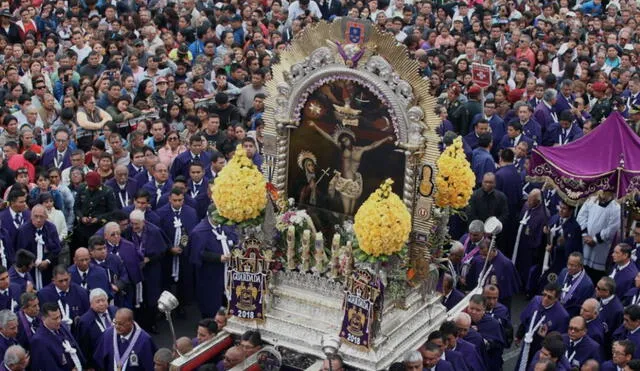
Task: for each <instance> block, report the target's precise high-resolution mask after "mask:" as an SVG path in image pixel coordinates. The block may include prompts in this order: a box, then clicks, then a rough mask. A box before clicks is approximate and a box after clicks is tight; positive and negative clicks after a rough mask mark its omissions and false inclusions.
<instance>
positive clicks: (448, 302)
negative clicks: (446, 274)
mask: <svg viewBox="0 0 640 371" xmlns="http://www.w3.org/2000/svg"><path fill="white" fill-rule="evenodd" d="M462 299H464V293H463V292H462V291H460V290H458V289H453V290H452V291H451V293H449V296H443V297H442V305H444V306H445V308H447V311H450V310H451V308H453V307H455V306H456V304H458V303H459V302H460V301H461V300H462Z"/></svg>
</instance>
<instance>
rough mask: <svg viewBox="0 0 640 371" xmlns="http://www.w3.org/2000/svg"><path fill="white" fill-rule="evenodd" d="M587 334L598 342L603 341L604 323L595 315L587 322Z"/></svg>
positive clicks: (601, 342)
mask: <svg viewBox="0 0 640 371" xmlns="http://www.w3.org/2000/svg"><path fill="white" fill-rule="evenodd" d="M587 335H589V337H590V338H592V339H593V340H595V341H596V342H597V343H599V344H603V342H604V324H603V323H602V321H601V320H600V318H598V317H596V318H595V319H592V320H591V321H588V322H587Z"/></svg>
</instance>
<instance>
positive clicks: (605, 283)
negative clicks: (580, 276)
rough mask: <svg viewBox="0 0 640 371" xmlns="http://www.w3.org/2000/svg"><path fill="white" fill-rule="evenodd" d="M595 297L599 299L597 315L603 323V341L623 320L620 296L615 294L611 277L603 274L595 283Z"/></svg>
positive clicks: (607, 338)
mask: <svg viewBox="0 0 640 371" xmlns="http://www.w3.org/2000/svg"><path fill="white" fill-rule="evenodd" d="M596 298H598V300H599V301H600V314H599V317H600V319H601V320H602V323H604V325H605V328H604V329H605V330H604V335H605V343H608V344H607V345H610V344H611V343H610V342H608V341H607V340H609V339H610V338H611V334H612V333H613V331H615V329H617V328H618V327H619V326H620V325H621V324H622V320H623V315H622V312H623V310H624V307H623V306H622V302H621V301H620V298H618V297H617V296H616V282H615V281H614V280H613V278H611V277H608V276H604V277H602V278H601V279H600V281H598V283H597V284H596Z"/></svg>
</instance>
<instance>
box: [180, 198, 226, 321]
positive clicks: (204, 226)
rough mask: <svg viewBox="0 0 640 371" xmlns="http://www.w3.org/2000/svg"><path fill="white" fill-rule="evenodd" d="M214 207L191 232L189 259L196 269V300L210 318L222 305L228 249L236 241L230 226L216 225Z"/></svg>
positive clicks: (203, 313) (201, 310)
mask: <svg viewBox="0 0 640 371" xmlns="http://www.w3.org/2000/svg"><path fill="white" fill-rule="evenodd" d="M214 211H215V209H214V207H213V206H211V207H210V208H209V210H208V218H206V219H203V220H202V221H201V222H200V223H199V224H198V225H197V226H196V227H195V228H194V229H193V231H192V232H191V235H190V238H189V247H188V248H187V249H188V250H189V261H190V262H191V264H193V265H194V269H195V271H196V286H195V287H196V300H197V302H198V308H199V309H200V313H201V315H202V318H207V317H213V316H214V315H215V314H216V313H217V312H218V309H220V307H221V306H222V300H223V295H225V290H226V287H225V281H226V278H225V277H226V272H227V262H228V261H229V258H230V257H231V249H232V248H233V246H234V244H235V243H237V242H238V237H237V235H236V233H235V231H234V229H233V228H232V227H227V226H222V225H218V224H217V223H216V222H215V221H214V220H213V212H214Z"/></svg>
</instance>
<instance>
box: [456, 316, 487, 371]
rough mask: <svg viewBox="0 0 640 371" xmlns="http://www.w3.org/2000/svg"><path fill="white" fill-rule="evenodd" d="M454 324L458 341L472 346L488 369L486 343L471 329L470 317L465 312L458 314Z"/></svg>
mask: <svg viewBox="0 0 640 371" xmlns="http://www.w3.org/2000/svg"><path fill="white" fill-rule="evenodd" d="M454 322H455V323H456V327H457V328H458V339H462V340H464V341H467V342H469V343H471V344H472V345H474V346H475V347H476V350H477V351H478V354H479V355H480V359H482V362H483V363H484V364H485V365H487V367H488V364H489V362H488V360H489V356H488V354H487V345H488V344H487V343H485V341H484V338H483V337H482V335H480V333H479V332H478V331H476V330H475V329H474V328H473V327H471V325H472V322H471V316H470V315H469V314H467V313H465V312H460V313H458V314H457V315H456V316H455V318H454Z"/></svg>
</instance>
